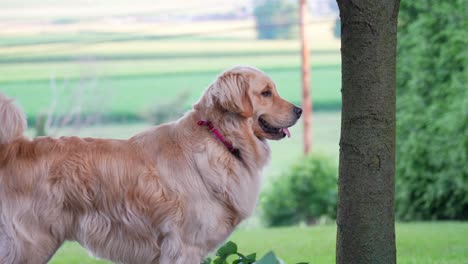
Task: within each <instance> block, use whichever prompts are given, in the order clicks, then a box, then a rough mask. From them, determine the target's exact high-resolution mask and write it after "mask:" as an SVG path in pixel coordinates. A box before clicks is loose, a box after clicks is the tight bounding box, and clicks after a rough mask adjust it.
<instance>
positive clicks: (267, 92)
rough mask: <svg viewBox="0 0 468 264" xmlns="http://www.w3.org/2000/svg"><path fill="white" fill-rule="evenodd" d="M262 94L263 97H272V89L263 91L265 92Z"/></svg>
mask: <svg viewBox="0 0 468 264" xmlns="http://www.w3.org/2000/svg"><path fill="white" fill-rule="evenodd" d="M262 96H263V97H270V96H271V92H270V91H263V92H262Z"/></svg>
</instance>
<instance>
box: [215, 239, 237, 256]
mask: <svg viewBox="0 0 468 264" xmlns="http://www.w3.org/2000/svg"><path fill="white" fill-rule="evenodd" d="M236 253H237V245H236V243H234V242H232V241H229V242H227V243H226V244H224V245H223V246H222V247H220V248H219V249H218V251H217V252H216V255H217V256H219V257H224V258H227V257H229V256H230V255H233V254H236Z"/></svg>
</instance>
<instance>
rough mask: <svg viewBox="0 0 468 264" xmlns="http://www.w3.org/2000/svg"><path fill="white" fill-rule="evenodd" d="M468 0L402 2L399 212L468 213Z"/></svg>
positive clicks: (421, 216)
mask: <svg viewBox="0 0 468 264" xmlns="http://www.w3.org/2000/svg"><path fill="white" fill-rule="evenodd" d="M465 7H466V1H462V0H454V1H451V2H450V3H448V2H444V1H426V0H414V1H402V2H401V9H400V10H401V11H400V19H399V32H398V34H399V35H398V40H399V42H398V64H397V145H396V155H397V167H396V213H397V216H398V217H399V218H400V219H402V220H432V219H459V220H461V219H463V220H467V219H468V166H467V164H468V160H467V156H468V151H467V150H468V89H467V88H466V83H467V76H468V73H467V71H466V68H465V66H466V65H468V53H467V52H466V47H467V46H468V37H467V34H466V28H467V26H468V25H467V20H466V15H465V9H466V8H465Z"/></svg>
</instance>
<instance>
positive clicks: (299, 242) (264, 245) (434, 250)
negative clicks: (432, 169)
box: [51, 222, 468, 264]
mask: <svg viewBox="0 0 468 264" xmlns="http://www.w3.org/2000/svg"><path fill="white" fill-rule="evenodd" d="M467 237H468V223H459V222H428V223H397V225H396V244H397V258H398V263H399V264H465V263H468V243H467ZM229 240H232V241H234V242H236V243H237V244H238V245H239V251H240V252H243V253H252V252H257V255H263V254H265V253H266V252H268V251H269V250H274V251H275V252H276V253H277V255H278V256H281V257H282V258H283V259H284V260H285V261H286V263H289V264H291V263H296V262H299V261H308V262H309V263H310V264H322V263H323V264H332V263H335V243H336V227H335V226H334V225H325V226H313V227H286V228H268V229H246V230H238V231H236V232H235V233H234V234H233V235H232V236H231V237H230V238H229ZM51 263H52V264H94V263H108V262H106V261H100V260H97V259H94V258H92V257H89V256H88V254H87V253H86V252H85V251H84V250H83V249H82V248H81V246H80V245H78V244H76V243H67V244H65V245H64V246H63V247H62V248H61V249H60V250H59V252H58V253H57V255H56V256H55V257H54V258H53V259H52V261H51Z"/></svg>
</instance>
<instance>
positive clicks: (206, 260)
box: [201, 258, 211, 264]
mask: <svg viewBox="0 0 468 264" xmlns="http://www.w3.org/2000/svg"><path fill="white" fill-rule="evenodd" d="M201 264H211V258H206V259H205V260H203V262H202V263H201Z"/></svg>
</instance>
